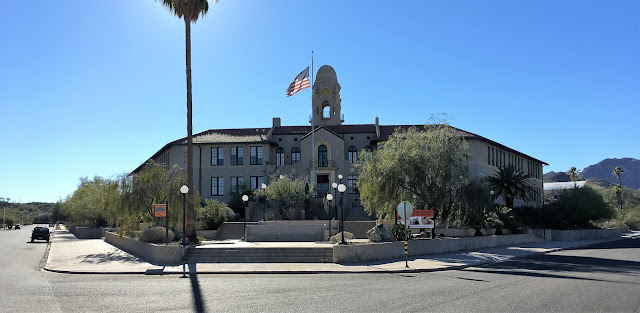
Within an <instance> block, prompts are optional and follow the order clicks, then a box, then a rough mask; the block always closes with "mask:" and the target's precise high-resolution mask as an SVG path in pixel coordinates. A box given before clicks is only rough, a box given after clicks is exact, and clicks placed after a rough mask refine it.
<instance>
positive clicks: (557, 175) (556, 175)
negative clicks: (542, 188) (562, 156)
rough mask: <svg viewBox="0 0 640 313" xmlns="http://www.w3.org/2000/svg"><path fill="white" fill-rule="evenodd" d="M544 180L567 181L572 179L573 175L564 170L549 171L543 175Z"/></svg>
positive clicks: (550, 181) (549, 181)
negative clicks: (570, 175)
mask: <svg viewBox="0 0 640 313" xmlns="http://www.w3.org/2000/svg"><path fill="white" fill-rule="evenodd" d="M542 181H543V182H545V183H555V182H567V181H571V177H569V174H567V173H564V172H549V173H546V174H544V175H543V176H542Z"/></svg>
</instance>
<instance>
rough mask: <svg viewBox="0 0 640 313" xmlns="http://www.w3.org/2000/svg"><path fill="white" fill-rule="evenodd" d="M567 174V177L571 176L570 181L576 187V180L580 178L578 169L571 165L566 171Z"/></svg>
mask: <svg viewBox="0 0 640 313" xmlns="http://www.w3.org/2000/svg"><path fill="white" fill-rule="evenodd" d="M567 174H569V178H571V181H572V182H573V187H576V186H577V185H576V180H578V179H580V171H579V170H578V169H577V168H576V167H575V166H572V167H571V168H570V169H569V170H568V171H567Z"/></svg>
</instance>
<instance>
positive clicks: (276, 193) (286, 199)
mask: <svg viewBox="0 0 640 313" xmlns="http://www.w3.org/2000/svg"><path fill="white" fill-rule="evenodd" d="M269 181H270V182H271V183H270V184H269V185H268V186H267V189H264V190H262V189H258V190H256V191H255V192H254V194H256V195H258V196H266V197H267V200H273V201H277V202H278V212H279V213H280V216H281V217H282V219H283V220H289V219H292V218H293V216H290V214H289V213H290V212H289V210H288V209H289V208H288V206H291V205H294V204H296V203H299V202H300V201H303V200H304V199H305V198H306V197H307V193H308V192H307V193H305V186H306V185H307V184H308V182H307V181H305V180H304V179H302V178H300V177H296V178H294V179H291V177H289V176H287V175H282V177H281V178H276V176H275V175H272V176H271V178H270V179H269ZM311 191H312V190H310V191H309V192H311ZM245 218H246V217H245Z"/></svg>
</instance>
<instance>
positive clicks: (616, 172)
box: [613, 166, 624, 211]
mask: <svg viewBox="0 0 640 313" xmlns="http://www.w3.org/2000/svg"><path fill="white" fill-rule="evenodd" d="M622 173H624V171H623V170H622V168H621V167H620V166H616V167H615V168H614V169H613V175H616V176H617V177H618V186H617V187H618V188H617V189H618V190H617V191H616V194H617V196H618V205H620V211H622V179H621V178H620V174H622Z"/></svg>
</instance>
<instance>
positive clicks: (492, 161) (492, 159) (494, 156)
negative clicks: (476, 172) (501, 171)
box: [491, 148, 496, 166]
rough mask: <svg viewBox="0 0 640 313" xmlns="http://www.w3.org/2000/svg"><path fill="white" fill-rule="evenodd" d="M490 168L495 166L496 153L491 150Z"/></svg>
mask: <svg viewBox="0 0 640 313" xmlns="http://www.w3.org/2000/svg"><path fill="white" fill-rule="evenodd" d="M491 166H496V151H495V149H493V148H491Z"/></svg>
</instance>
